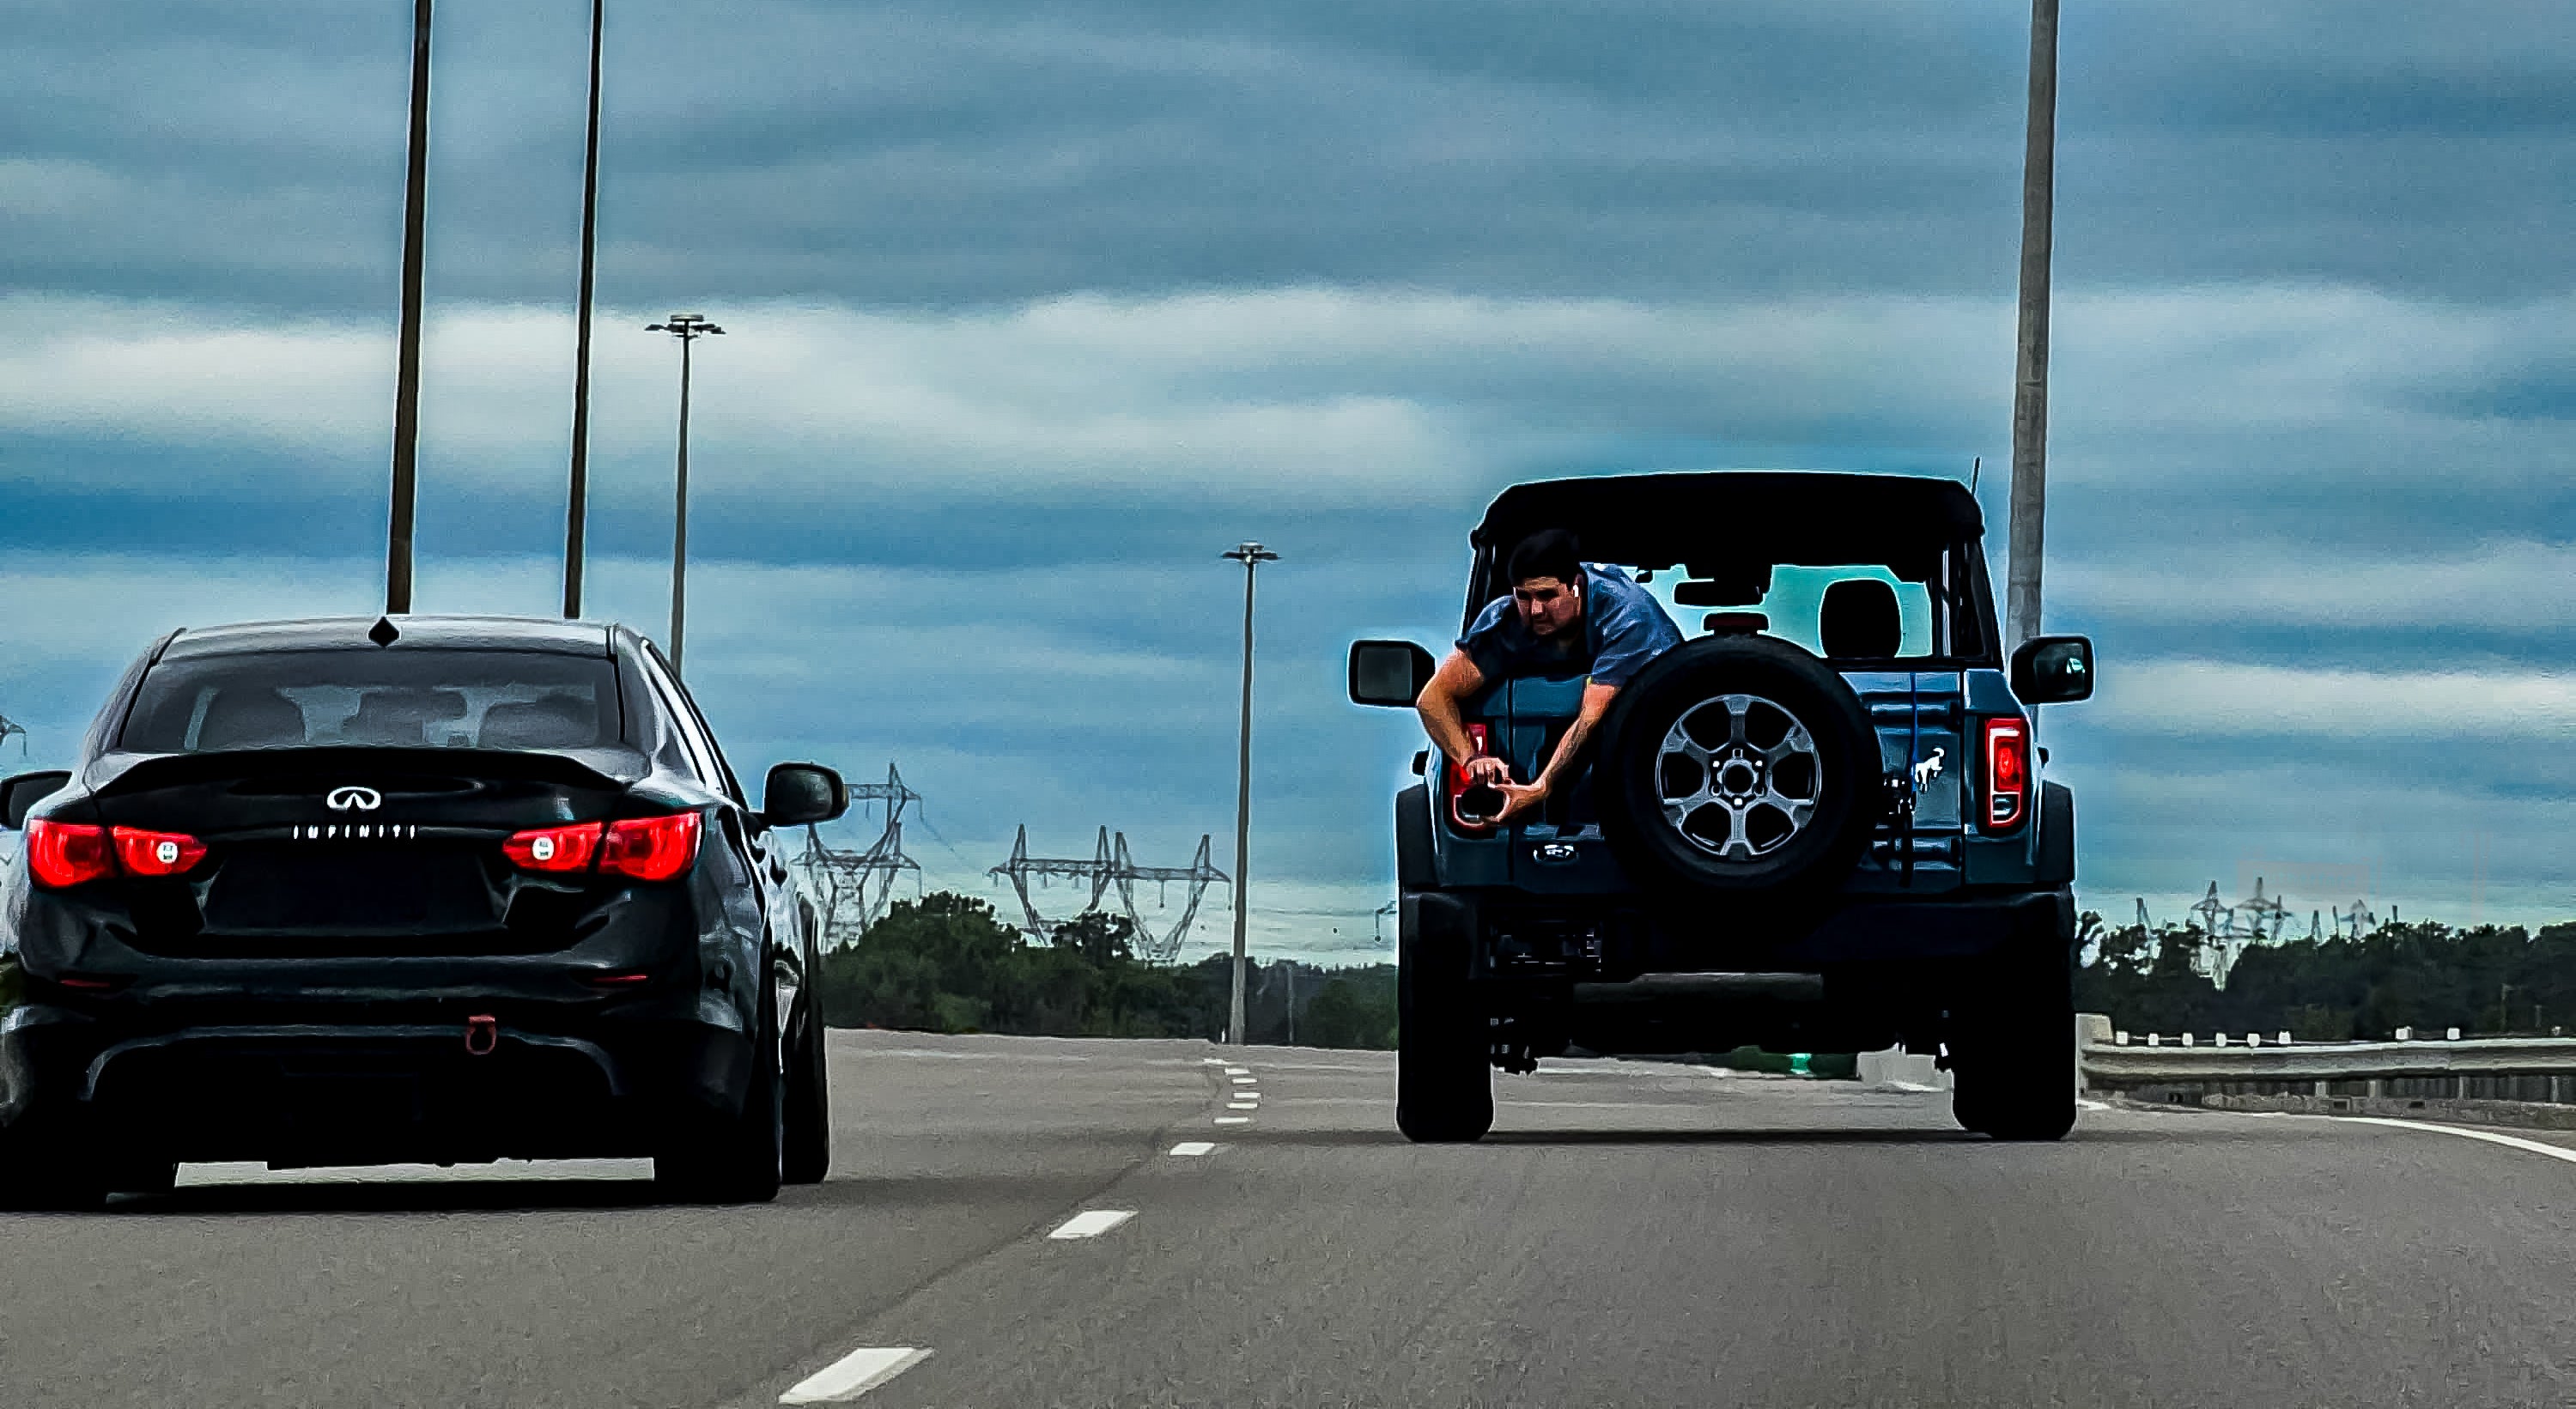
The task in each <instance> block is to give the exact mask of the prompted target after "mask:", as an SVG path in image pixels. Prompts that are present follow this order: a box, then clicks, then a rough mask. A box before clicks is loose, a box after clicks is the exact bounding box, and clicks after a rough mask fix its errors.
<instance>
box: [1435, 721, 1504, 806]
mask: <svg viewBox="0 0 2576 1409" xmlns="http://www.w3.org/2000/svg"><path fill="white" fill-rule="evenodd" d="M1467 741H1468V742H1469V743H1471V744H1474V745H1475V746H1476V751H1475V753H1472V754H1469V755H1468V757H1470V758H1475V757H1480V756H1482V755H1483V754H1484V753H1485V752H1486V750H1487V749H1488V748H1490V747H1491V746H1492V742H1493V733H1492V730H1491V729H1490V728H1489V727H1488V726H1486V725H1483V724H1470V725H1468V726H1467ZM1440 769H1441V772H1440V776H1441V778H1442V780H1443V781H1444V782H1445V783H1446V784H1447V786H1448V791H1449V815H1450V817H1452V818H1453V819H1454V818H1456V817H1457V816H1458V799H1460V798H1462V797H1465V796H1466V795H1467V789H1468V788H1469V787H1471V786H1473V785H1472V784H1470V783H1469V782H1468V781H1467V770H1466V769H1464V768H1461V767H1459V766H1458V765H1457V764H1455V763H1451V762H1448V761H1447V760H1445V759H1444V760H1442V762H1441V764H1440Z"/></svg>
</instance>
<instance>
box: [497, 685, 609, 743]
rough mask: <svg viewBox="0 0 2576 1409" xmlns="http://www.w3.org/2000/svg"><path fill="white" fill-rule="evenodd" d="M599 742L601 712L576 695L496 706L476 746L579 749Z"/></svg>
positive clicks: (551, 696) (549, 696)
mask: <svg viewBox="0 0 2576 1409" xmlns="http://www.w3.org/2000/svg"><path fill="white" fill-rule="evenodd" d="M598 742H599V709H598V706H596V705H594V704H592V703H591V702H590V701H588V700H585V699H580V698H577V697H575V696H572V695H548V696H546V697H545V698H543V699H539V700H530V701H528V702H527V703H525V704H496V705H494V706H492V707H491V708H490V709H487V710H485V711H483V729H482V732H481V733H480V734H478V735H476V737H475V744H476V746H477V747H480V748H487V749H578V748H588V747H589V746H591V745H592V744H596V743H598Z"/></svg>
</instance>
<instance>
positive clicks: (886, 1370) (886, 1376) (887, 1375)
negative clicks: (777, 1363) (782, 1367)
mask: <svg viewBox="0 0 2576 1409" xmlns="http://www.w3.org/2000/svg"><path fill="white" fill-rule="evenodd" d="M929 1358H930V1352H929V1351H927V1350H919V1349H915V1348H914V1347H912V1346H908V1345H894V1346H872V1347H869V1348H867V1349H863V1350H853V1351H851V1352H850V1353H849V1354H847V1355H844V1356H842V1357H841V1358H840V1359H838V1360H835V1361H833V1362H832V1363H831V1364H829V1365H826V1366H824V1367H823V1368H822V1369H820V1370H818V1371H816V1372H814V1373H813V1374H811V1375H808V1376H806V1377H805V1378H804V1379H802V1380H799V1381H797V1383H796V1387H795V1388H793V1389H791V1390H789V1391H787V1392H786V1393H785V1394H782V1395H780V1396H778V1402H779V1403H781V1404H833V1403H838V1402H839V1401H841V1400H845V1399H856V1398H858V1397H859V1396H860V1395H863V1394H865V1393H867V1392H868V1391H869V1390H872V1389H875V1388H876V1387H877V1386H879V1385H881V1384H884V1383H885V1382H886V1381H888V1380H890V1379H893V1378H894V1377H895V1376H897V1375H900V1374H902V1373H903V1372H904V1371H906V1370H909V1369H911V1368H912V1367H913V1366H915V1365H918V1364H920V1363H921V1362H922V1361H924V1360H927V1359H929Z"/></svg>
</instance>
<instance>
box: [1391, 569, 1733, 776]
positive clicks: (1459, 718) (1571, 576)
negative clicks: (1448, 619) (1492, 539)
mask: <svg viewBox="0 0 2576 1409" xmlns="http://www.w3.org/2000/svg"><path fill="white" fill-rule="evenodd" d="M1509 572H1510V576H1511V584H1512V590H1511V593H1510V595H1508V596H1503V597H1497V598H1495V599H1494V600H1493V601H1491V602H1489V603H1487V604H1486V606H1485V609H1484V610H1483V611H1482V612H1479V613H1478V614H1477V616H1476V621H1475V624H1474V625H1472V626H1469V627H1468V628H1467V632H1466V634H1465V635H1463V636H1460V637H1459V638H1458V643H1457V646H1456V647H1455V648H1454V649H1453V650H1451V651H1450V652H1449V658H1448V659H1447V660H1445V661H1442V662H1441V663H1440V669H1439V670H1438V671H1436V672H1435V673H1434V674H1433V675H1432V677H1431V683H1430V684H1428V685H1426V686H1424V687H1423V689H1422V694H1421V696H1420V698H1418V699H1416V700H1415V701H1414V708H1415V709H1416V710H1418V711H1420V713H1421V715H1422V727H1423V730H1424V731H1425V732H1427V733H1428V734H1430V736H1431V742H1432V743H1434V744H1436V745H1438V746H1439V749H1440V751H1441V752H1442V753H1443V754H1445V755H1447V756H1448V758H1449V761H1450V762H1451V763H1453V764H1456V765H1458V766H1459V767H1461V768H1463V769H1464V770H1465V771H1466V776H1467V779H1468V781H1469V782H1470V783H1471V784H1480V785H1483V786H1487V787H1492V788H1494V789H1497V790H1498V791H1500V792H1501V794H1502V806H1501V808H1500V809H1499V810H1498V811H1497V812H1496V813H1495V814H1494V815H1493V816H1492V817H1491V818H1489V819H1487V820H1488V821H1490V822H1491V823H1493V824H1495V825H1500V824H1502V823H1504V822H1508V821H1510V820H1511V819H1512V818H1514V817H1516V816H1518V815H1520V814H1521V813H1524V812H1527V811H1529V810H1531V809H1532V808H1535V807H1537V806H1539V805H1540V804H1542V803H1544V802H1546V801H1547V799H1548V797H1549V795H1550V794H1551V793H1552V792H1553V791H1555V790H1556V789H1557V788H1559V787H1561V786H1564V785H1565V783H1566V780H1567V775H1568V773H1569V771H1570V770H1571V769H1572V767H1573V766H1574V763H1575V760H1576V759H1577V758H1579V757H1580V756H1581V754H1582V751H1583V746H1584V744H1585V743H1586V742H1587V741H1588V740H1590V738H1591V737H1592V731H1593V729H1594V728H1595V727H1597V726H1598V725H1599V724H1600V722H1601V716H1602V715H1603V714H1605V713H1607V712H1608V711H1609V709H1610V702H1611V701H1612V700H1615V699H1617V698H1618V697H1619V691H1620V689H1621V688H1622V687H1623V686H1625V685H1626V684H1627V683H1628V682H1629V681H1630V680H1633V679H1635V678H1636V675H1637V672H1638V671H1640V670H1643V669H1645V668H1646V665H1647V663H1648V662H1650V661H1652V660H1654V658H1655V657H1657V656H1659V655H1662V654H1663V653H1664V652H1666V651H1668V650H1671V649H1672V648H1673V647H1675V646H1678V645H1680V644H1681V639H1682V634H1681V631H1680V629H1679V628H1678V627H1676V626H1674V625H1673V620H1672V618H1671V617H1669V616H1667V615H1665V613H1664V608H1663V604H1662V603H1660V602H1657V601H1656V600H1655V599H1654V597H1653V596H1651V595H1650V594H1648V593H1647V591H1646V589H1645V588H1643V587H1640V586H1638V585H1637V582H1636V579H1634V578H1632V577H1630V576H1628V574H1627V573H1625V572H1623V571H1621V570H1619V569H1618V568H1616V567H1612V566H1609V565H1607V564H1603V563H1586V562H1582V561H1580V560H1579V559H1578V557H1577V548H1576V544H1575V541H1574V535H1572V534H1570V533H1568V532H1566V531H1565V530H1563V529H1555V528H1551V529H1543V530H1541V531H1539V532H1537V533H1534V534H1531V535H1530V536H1529V537H1528V538H1525V539H1523V540H1521V543H1520V545H1519V546H1518V547H1516V548H1514V549H1513V550H1512V556H1511V560H1510V564H1509ZM1568 675H1585V676H1586V677H1587V679H1586V680H1585V682H1584V686H1583V703H1582V705H1581V707H1580V709H1579V710H1578V711H1577V713H1576V714H1575V717H1574V723H1573V724H1572V725H1571V726H1570V727H1569V728H1567V729H1566V731H1565V735H1564V737H1563V738H1561V739H1559V740H1558V741H1557V745H1556V751H1555V753H1553V754H1552V755H1550V756H1549V758H1548V761H1547V765H1546V766H1545V767H1544V768H1541V769H1540V770H1539V774H1538V776H1537V777H1535V778H1532V779H1530V780H1529V781H1528V782H1526V783H1515V782H1513V781H1512V777H1511V765H1510V764H1508V763H1506V762H1505V761H1504V760H1502V759H1500V758H1496V757H1493V756H1492V755H1490V754H1480V753H1478V752H1477V749H1476V746H1475V744H1474V742H1473V741H1472V740H1471V739H1470V738H1469V737H1468V734H1467V726H1466V720H1465V718H1464V712H1465V706H1466V702H1467V701H1468V700H1469V699H1471V698H1473V697H1474V696H1475V695H1476V693H1477V692H1478V691H1480V690H1483V689H1484V688H1485V687H1486V686H1487V685H1488V684H1490V683H1492V682H1496V681H1501V680H1509V679H1519V678H1524V677H1530V676H1550V677H1555V678H1560V679H1561V678H1563V677H1565V676H1568Z"/></svg>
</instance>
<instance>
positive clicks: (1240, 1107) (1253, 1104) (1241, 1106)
mask: <svg viewBox="0 0 2576 1409" xmlns="http://www.w3.org/2000/svg"><path fill="white" fill-rule="evenodd" d="M1225 1108H1226V1109H1227V1110H1230V1111H1257V1110H1259V1109H1261V1103H1260V1102H1259V1101H1228V1102H1226V1103H1225Z"/></svg>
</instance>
